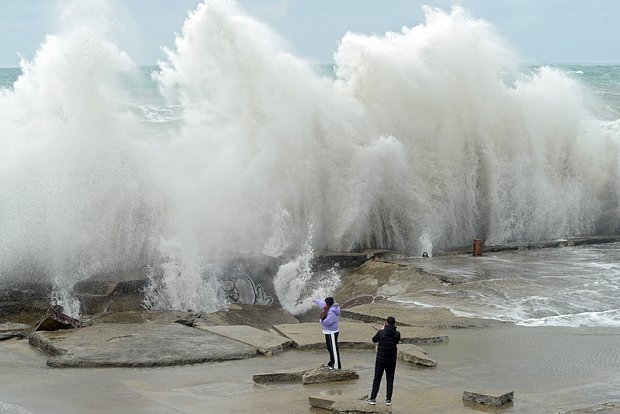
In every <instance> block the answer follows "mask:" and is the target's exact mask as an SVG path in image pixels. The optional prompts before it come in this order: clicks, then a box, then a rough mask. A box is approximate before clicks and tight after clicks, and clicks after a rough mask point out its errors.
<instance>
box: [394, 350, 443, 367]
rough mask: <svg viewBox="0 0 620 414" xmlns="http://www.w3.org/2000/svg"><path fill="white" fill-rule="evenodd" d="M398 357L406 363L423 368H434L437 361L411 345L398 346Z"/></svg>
mask: <svg viewBox="0 0 620 414" xmlns="http://www.w3.org/2000/svg"><path fill="white" fill-rule="evenodd" d="M398 357H399V358H400V359H402V360H403V361H406V362H411V363H412V364H415V365H422V366H424V367H436V366H437V361H435V360H434V359H433V358H431V357H429V356H428V354H427V353H426V351H424V350H423V349H422V348H420V347H418V346H415V345H411V344H400V345H398Z"/></svg>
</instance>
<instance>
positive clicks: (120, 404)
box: [0, 326, 620, 414]
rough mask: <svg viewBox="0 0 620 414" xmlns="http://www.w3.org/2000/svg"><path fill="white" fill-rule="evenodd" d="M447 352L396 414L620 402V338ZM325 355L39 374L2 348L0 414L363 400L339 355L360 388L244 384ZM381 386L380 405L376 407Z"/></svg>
mask: <svg viewBox="0 0 620 414" xmlns="http://www.w3.org/2000/svg"><path fill="white" fill-rule="evenodd" d="M447 334H448V335H449V337H450V341H449V342H448V343H447V344H432V345H424V346H423V348H424V349H425V350H426V351H427V352H428V353H429V354H430V356H431V357H433V358H434V359H435V360H437V361H438V366H437V367H435V368H418V367H415V366H412V365H409V364H407V363H404V362H400V363H399V365H398V367H397V371H396V382H395V391H394V397H393V399H394V405H393V407H392V412H394V413H444V414H452V413H470V414H471V413H472V412H475V411H476V408H472V407H470V406H466V405H464V404H463V401H462V394H463V391H478V392H488V393H493V392H497V393H504V392H508V391H514V393H515V401H514V404H513V406H512V407H510V408H507V409H505V410H504V411H502V412H506V413H556V412H560V411H567V410H571V409H576V408H583V407H587V406H592V405H597V404H600V403H603V402H616V403H617V402H620V354H619V353H618V346H619V344H620V330H618V329H575V328H525V327H515V326H502V327H493V328H485V329H457V330H451V331H447ZM326 358H327V352H326V351H296V350H290V351H287V352H284V353H281V354H278V355H276V356H273V357H257V358H253V359H249V360H240V361H226V362H216V363H207V364H198V365H190V366H180V367H167V368H142V369H136V368H133V369H130V368H100V369H97V368H77V369H57V368H49V367H47V366H46V364H45V363H46V359H47V356H46V355H44V354H42V353H41V352H39V351H37V350H35V349H32V348H31V347H29V346H28V344H27V343H26V341H18V340H9V341H4V342H0V413H3V414H4V413H20V414H21V413H37V414H38V413H49V414H53V413H216V412H217V413H258V414H261V413H312V412H314V413H318V412H320V411H318V410H313V409H311V408H310V406H309V404H308V396H311V395H331V396H337V397H338V398H342V399H353V398H361V397H363V396H364V395H365V394H367V393H368V392H369V389H370V384H371V381H372V373H373V363H374V354H373V352H372V351H365V350H355V351H354V350H344V351H343V352H342V359H343V364H344V367H345V368H353V369H355V370H357V371H358V372H359V374H360V379H359V380H356V381H347V382H341V383H331V384H317V385H301V384H268V385H258V384H254V383H253V381H252V375H253V374H255V373H258V372H266V371H285V370H299V369H300V368H301V369H306V368H312V367H316V366H318V365H320V364H322V363H324V362H326ZM384 390H385V388H384V384H382V388H381V390H380V394H379V398H378V403H379V404H383V401H384V398H383V396H384V392H385V391H384Z"/></svg>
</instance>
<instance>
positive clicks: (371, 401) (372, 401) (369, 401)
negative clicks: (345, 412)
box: [366, 398, 377, 405]
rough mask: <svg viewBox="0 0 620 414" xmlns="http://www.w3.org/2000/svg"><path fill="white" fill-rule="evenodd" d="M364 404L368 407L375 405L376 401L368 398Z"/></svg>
mask: <svg viewBox="0 0 620 414" xmlns="http://www.w3.org/2000/svg"><path fill="white" fill-rule="evenodd" d="M366 403H367V404H370V405H377V400H375V399H374V398H369V399H367V400H366Z"/></svg>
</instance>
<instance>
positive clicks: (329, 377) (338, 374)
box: [301, 368, 360, 384]
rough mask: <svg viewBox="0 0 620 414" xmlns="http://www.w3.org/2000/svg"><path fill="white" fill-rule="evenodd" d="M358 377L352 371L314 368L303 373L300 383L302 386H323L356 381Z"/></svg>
mask: <svg viewBox="0 0 620 414" xmlns="http://www.w3.org/2000/svg"><path fill="white" fill-rule="evenodd" d="M359 377H360V376H359V374H358V373H357V372H355V371H354V370H352V369H327V368H314V369H310V370H308V371H305V372H304V373H303V375H302V377H301V382H302V383H303V384H323V383H326V382H334V381H347V380H352V379H358V378H359Z"/></svg>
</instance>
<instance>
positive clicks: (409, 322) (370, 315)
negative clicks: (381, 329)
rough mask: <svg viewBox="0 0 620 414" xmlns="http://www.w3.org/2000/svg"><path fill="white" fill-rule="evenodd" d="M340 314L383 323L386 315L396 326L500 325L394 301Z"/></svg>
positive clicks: (500, 323) (360, 306)
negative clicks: (394, 321)
mask: <svg viewBox="0 0 620 414" xmlns="http://www.w3.org/2000/svg"><path fill="white" fill-rule="evenodd" d="M342 316H344V317H346V318H350V319H355V320H360V321H363V322H366V323H381V324H382V323H383V321H385V319H386V318H387V317H388V316H393V317H394V318H396V324H397V325H398V326H416V327H426V328H439V329H441V328H443V329H445V328H477V327H487V326H497V325H502V324H504V322H501V321H497V320H493V319H476V318H465V317H461V316H455V315H454V314H453V313H452V312H450V310H449V309H446V308H412V307H407V306H406V305H401V304H398V303H396V302H376V303H369V304H365V305H359V306H354V307H351V308H348V309H343V310H342Z"/></svg>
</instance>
